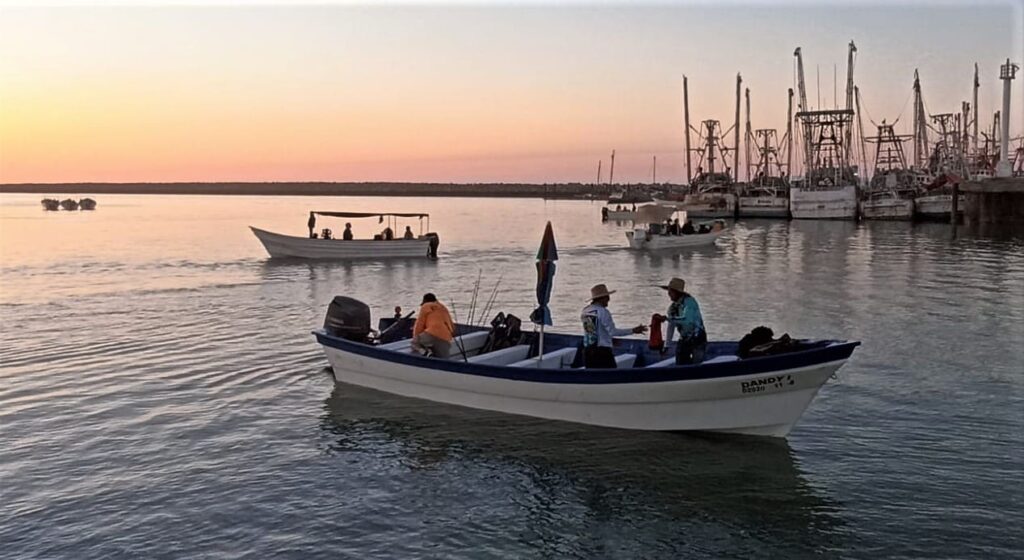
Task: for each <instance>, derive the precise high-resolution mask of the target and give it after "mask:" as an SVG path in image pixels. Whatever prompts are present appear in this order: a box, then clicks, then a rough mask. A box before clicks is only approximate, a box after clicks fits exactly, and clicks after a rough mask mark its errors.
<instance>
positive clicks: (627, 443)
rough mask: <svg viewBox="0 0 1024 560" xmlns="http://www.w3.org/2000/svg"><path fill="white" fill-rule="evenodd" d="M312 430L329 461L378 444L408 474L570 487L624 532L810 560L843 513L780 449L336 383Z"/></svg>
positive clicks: (589, 511) (765, 442)
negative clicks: (728, 542)
mask: <svg viewBox="0 0 1024 560" xmlns="http://www.w3.org/2000/svg"><path fill="white" fill-rule="evenodd" d="M321 428H322V430H323V431H324V433H325V435H326V436H327V437H326V441H325V443H324V448H325V450H326V451H327V452H328V453H332V454H333V453H346V452H352V451H358V450H360V449H363V448H365V447H367V446H375V445H381V443H380V442H381V441H382V440H383V441H385V442H387V444H388V445H393V446H396V447H397V449H399V451H398V453H399V454H400V456H401V457H402V460H403V462H404V464H405V465H406V467H407V468H408V469H411V470H420V469H437V470H445V469H446V468H449V465H450V464H452V463H456V464H464V463H475V464H480V463H482V464H484V465H486V467H487V468H489V469H491V470H492V471H497V472H502V471H524V472H528V473H531V476H532V477H534V478H535V479H536V480H537V481H538V483H537V484H535V485H534V488H535V490H534V491H535V492H540V493H552V494H557V495H558V496H563V498H564V494H565V493H566V492H565V490H566V488H567V487H568V488H571V489H572V490H573V494H574V495H575V496H577V499H578V500H579V501H580V504H578V505H581V506H583V507H584V509H585V515H587V516H594V517H596V518H615V519H617V520H618V522H622V523H626V524H630V525H632V524H640V525H642V524H643V523H645V522H650V521H652V520H654V519H661V520H666V521H670V522H672V523H676V524H678V523H679V522H685V523H687V524H694V523H696V524H700V525H702V526H704V525H709V526H711V527H712V528H715V529H717V530H724V531H727V532H730V533H738V534H742V535H748V536H749V535H755V537H754V538H757V539H759V538H761V537H760V536H756V535H761V536H765V535H769V534H770V535H772V537H771V538H772V539H773V545H776V546H781V547H783V548H788V547H792V548H793V549H794V550H801V551H819V552H820V551H823V550H826V549H828V548H829V547H832V546H835V545H836V541H837V539H839V538H840V534H841V532H842V531H840V529H841V527H842V526H843V521H842V519H841V515H840V510H841V504H839V503H837V502H836V501H835V500H834V499H833V498H831V497H829V496H828V495H827V494H826V493H825V492H823V491H821V490H820V489H817V488H815V487H814V486H812V485H811V484H809V483H808V482H807V480H806V479H805V476H804V474H803V473H802V472H801V470H800V467H799V464H798V461H797V460H796V458H795V457H794V455H793V451H792V450H791V448H790V447H789V445H788V444H787V443H786V441H785V440H772V439H764V438H735V437H731V438H723V437H714V436H711V435H708V436H701V437H697V436H693V435H682V434H668V433H650V432H628V431H622V430H612V429H601V428H596V427H589V426H582V425H575V424H568V423H561V422H549V421H544V420H538V419H532V418H526V417H518V416H510V415H505V414H499V413H491V412H486V411H478V410H472V409H465V408H461V407H453V406H446V405H440V404H437V403H429V402H425V401H421V400H417V399H409V398H403V397H398V396H395V395H390V394H386V393H382V392H379V391H374V390H370V389H365V388H361V387H356V386H352V385H347V384H340V383H339V384H337V385H336V386H335V388H334V390H333V392H332V393H331V395H330V397H329V398H328V399H326V401H325V403H324V415H323V417H322V420H321ZM371 452H373V451H371ZM547 498H548V499H550V500H551V501H556V497H555V496H554V495H552V496H548V497H547ZM496 507H497V506H496ZM676 527H677V529H676V531H678V528H679V526H678V525H676ZM734 536H735V535H734ZM776 552H778V549H776Z"/></svg>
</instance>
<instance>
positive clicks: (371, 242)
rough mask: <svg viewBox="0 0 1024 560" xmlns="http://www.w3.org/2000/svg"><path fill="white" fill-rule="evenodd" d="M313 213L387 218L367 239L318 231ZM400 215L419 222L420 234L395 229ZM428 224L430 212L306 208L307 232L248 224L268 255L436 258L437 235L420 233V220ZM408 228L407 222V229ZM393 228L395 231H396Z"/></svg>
mask: <svg viewBox="0 0 1024 560" xmlns="http://www.w3.org/2000/svg"><path fill="white" fill-rule="evenodd" d="M316 216H329V217H335V218H347V219H359V218H377V219H378V220H379V221H380V222H384V221H385V220H386V221H387V225H386V226H385V229H384V231H382V232H381V233H380V234H376V235H374V236H373V238H371V239H366V238H363V239H355V238H354V236H353V238H350V239H345V235H344V234H342V235H340V236H337V237H336V236H335V235H334V234H333V232H332V231H331V230H330V229H328V228H324V229H323V230H322V231H321V232H320V233H317V232H316V231H315V230H316ZM401 218H414V219H418V220H419V222H420V234H419V235H413V234H412V233H409V234H408V237H406V236H405V235H403V232H401V231H399V230H398V223H399V220H400V219H401ZM424 219H426V220H427V228H428V229H429V227H430V221H429V220H430V216H429V215H428V214H420V213H394V212H391V213H387V212H385V213H379V212H378V213H370V212H319V211H316V212H310V213H309V221H308V222H307V226H308V227H309V235H308V236H305V237H304V236H297V235H284V234H280V233H274V232H272V231H267V230H264V229H260V228H257V227H253V226H249V229H251V230H252V232H253V234H255V235H256V238H257V239H259V240H260V243H262V244H263V247H264V248H265V249H266V250H267V253H268V254H269V255H270V256H271V258H300V259H338V260H348V259H387V258H416V257H422V258H437V248H438V245H439V244H440V238H439V237H438V235H437V234H436V233H431V232H428V233H422V230H423V220H424ZM407 231H409V232H411V226H409V228H408V230H407ZM396 232H397V233H396Z"/></svg>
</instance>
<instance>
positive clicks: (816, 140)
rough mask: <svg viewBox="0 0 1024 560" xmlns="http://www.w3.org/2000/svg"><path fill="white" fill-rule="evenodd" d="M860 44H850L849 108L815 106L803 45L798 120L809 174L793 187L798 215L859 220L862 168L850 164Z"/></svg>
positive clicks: (793, 211) (791, 197) (798, 56)
mask: <svg viewBox="0 0 1024 560" xmlns="http://www.w3.org/2000/svg"><path fill="white" fill-rule="evenodd" d="M855 52H857V48H856V47H855V46H854V44H853V42H852V41H851V42H850V45H849V58H848V60H847V73H846V108H845V109H831V110H817V111H812V110H810V108H809V106H808V105H807V88H806V86H805V84H804V62H803V56H802V54H801V50H800V48H799V47H797V49H796V51H795V52H794V53H793V55H794V56H795V57H796V62H797V90H798V92H799V98H798V100H799V101H798V105H797V107H798V109H799V111H798V112H797V114H796V118H797V119H798V120H799V121H800V131H801V133H802V142H801V145H802V146H803V148H804V149H803V152H804V153H803V162H804V167H803V168H804V177H803V178H802V180H800V181H797V180H795V179H794V180H793V183H792V185H791V186H790V188H789V211H790V213H791V214H792V215H793V219H797V220H801V219H814V220H854V219H856V218H857V198H858V197H857V187H858V184H859V181H860V180H859V178H858V177H857V168H856V167H855V166H853V165H851V164H850V156H851V151H852V145H853V142H852V137H853V128H852V126H853V117H854V115H855V114H856V113H854V111H853V102H854V95H855V89H854V86H853V60H854V53H855Z"/></svg>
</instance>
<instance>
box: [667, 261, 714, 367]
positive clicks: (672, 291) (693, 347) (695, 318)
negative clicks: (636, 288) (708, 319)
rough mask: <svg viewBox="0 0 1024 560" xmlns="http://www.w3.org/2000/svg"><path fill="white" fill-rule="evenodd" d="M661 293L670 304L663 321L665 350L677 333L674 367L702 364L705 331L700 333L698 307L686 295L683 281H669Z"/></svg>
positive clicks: (676, 279) (700, 319)
mask: <svg viewBox="0 0 1024 560" xmlns="http://www.w3.org/2000/svg"><path fill="white" fill-rule="evenodd" d="M662 289H665V290H668V297H669V299H671V300H672V304H671V305H669V306H668V312H667V313H666V314H665V317H664V320H665V321H666V322H667V323H668V332H667V333H666V334H665V348H668V345H669V343H671V342H672V337H673V336H674V334H675V331H679V342H677V343H676V364H678V365H687V364H699V363H701V362H702V361H704V352H705V350H706V349H707V346H708V335H707V331H705V330H704V318H703V317H702V316H701V314H700V305H698V304H697V300H696V299H694V297H693V296H691V295H690V294H688V293H686V281H684V280H683V279H682V278H673V279H672V280H671V281H669V283H668V285H667V286H662Z"/></svg>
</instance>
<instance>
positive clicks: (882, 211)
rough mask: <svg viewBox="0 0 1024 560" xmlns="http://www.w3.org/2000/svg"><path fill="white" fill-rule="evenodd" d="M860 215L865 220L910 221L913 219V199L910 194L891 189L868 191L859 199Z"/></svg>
mask: <svg viewBox="0 0 1024 560" xmlns="http://www.w3.org/2000/svg"><path fill="white" fill-rule="evenodd" d="M860 215H861V217H862V218H864V219H865V220H901V221H910V220H913V219H914V199H913V197H912V195H911V194H908V195H901V194H900V193H897V192H892V191H878V192H872V193H868V194H867V195H866V196H865V197H864V199H863V200H861V201H860Z"/></svg>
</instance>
